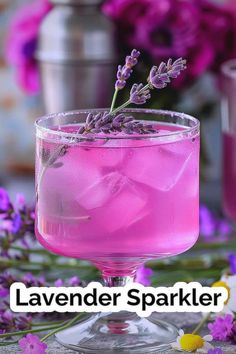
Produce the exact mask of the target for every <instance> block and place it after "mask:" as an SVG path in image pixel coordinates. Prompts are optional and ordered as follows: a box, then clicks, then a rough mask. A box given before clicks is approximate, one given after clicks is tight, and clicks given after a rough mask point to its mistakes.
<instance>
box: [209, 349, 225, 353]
mask: <svg viewBox="0 0 236 354" xmlns="http://www.w3.org/2000/svg"><path fill="white" fill-rule="evenodd" d="M207 354H223V352H222V349H221V348H213V349H209V350H208V352H207Z"/></svg>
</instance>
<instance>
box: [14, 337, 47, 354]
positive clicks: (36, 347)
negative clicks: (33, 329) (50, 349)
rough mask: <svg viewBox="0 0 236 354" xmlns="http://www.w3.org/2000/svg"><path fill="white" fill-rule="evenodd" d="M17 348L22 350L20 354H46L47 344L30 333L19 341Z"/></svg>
mask: <svg viewBox="0 0 236 354" xmlns="http://www.w3.org/2000/svg"><path fill="white" fill-rule="evenodd" d="M19 346H20V348H21V349H22V352H21V354H33V353H34V354H46V349H47V344H45V343H43V342H41V341H40V338H39V337H38V336H35V335H33V334H31V333H28V334H27V335H26V336H25V337H23V338H21V339H20V340H19Z"/></svg>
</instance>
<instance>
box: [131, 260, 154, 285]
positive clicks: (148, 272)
mask: <svg viewBox="0 0 236 354" xmlns="http://www.w3.org/2000/svg"><path fill="white" fill-rule="evenodd" d="M152 275H153V270H152V269H151V268H148V267H145V265H142V266H141V267H140V268H139V269H138V270H137V273H136V277H135V281H136V283H140V284H142V285H144V286H150V285H151V279H150V278H151V276H152Z"/></svg>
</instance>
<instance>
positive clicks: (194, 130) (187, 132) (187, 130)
mask: <svg viewBox="0 0 236 354" xmlns="http://www.w3.org/2000/svg"><path fill="white" fill-rule="evenodd" d="M108 111H109V108H92V109H89V108H88V109H78V110H71V111H65V112H58V113H52V114H47V115H44V116H41V117H39V118H38V119H37V120H36V121H35V123H34V125H35V127H36V130H37V131H38V130H39V131H41V132H42V133H50V135H55V136H58V137H64V138H67V139H68V138H72V139H74V138H76V139H79V140H80V141H83V140H91V135H89V136H85V135H83V134H79V133H70V132H65V131H59V130H54V129H52V128H50V127H44V126H42V125H41V124H42V123H43V122H45V121H46V120H48V119H52V118H56V117H60V116H61V117H66V116H70V115H79V114H88V113H98V112H108ZM119 113H147V114H159V115H163V116H170V117H173V118H174V117H177V118H181V119H187V120H189V121H191V122H192V123H193V126H192V127H191V126H189V127H187V126H184V125H183V129H181V130H179V131H174V132H168V133H164V134H159V133H148V134H130V135H128V134H127V135H122V136H117V135H115V134H109V139H113V140H128V139H137V138H139V139H161V138H162V139H163V138H173V139H175V137H179V136H181V137H183V136H184V137H185V136H186V137H188V136H191V137H194V136H197V135H198V134H199V132H200V121H199V120H198V119H197V118H195V117H193V116H191V115H189V114H187V113H182V112H177V111H171V110H163V109H152V108H125V109H122V110H121V111H120V112H119ZM150 121H151V120H150V119H149V120H146V122H150ZM152 122H157V123H158V121H155V120H152ZM167 123H169V122H167ZM50 140H51V139H50ZM93 140H107V135H106V136H100V135H99V134H98V133H97V134H93ZM171 140H172V139H171Z"/></svg>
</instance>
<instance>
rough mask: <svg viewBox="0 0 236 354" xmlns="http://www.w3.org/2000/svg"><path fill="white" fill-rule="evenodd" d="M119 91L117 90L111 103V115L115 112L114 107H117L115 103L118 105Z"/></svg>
mask: <svg viewBox="0 0 236 354" xmlns="http://www.w3.org/2000/svg"><path fill="white" fill-rule="evenodd" d="M118 91H119V90H117V89H116V90H115V92H114V95H113V98H112V102H111V109H110V113H111V112H112V111H113V109H114V107H115V103H116V99H117V94H118Z"/></svg>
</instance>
